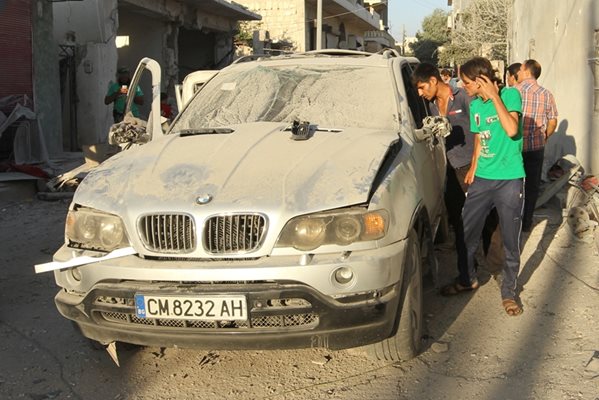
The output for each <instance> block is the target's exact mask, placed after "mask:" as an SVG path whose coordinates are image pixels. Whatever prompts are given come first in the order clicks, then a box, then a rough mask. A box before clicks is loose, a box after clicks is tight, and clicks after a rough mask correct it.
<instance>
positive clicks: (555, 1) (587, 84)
mask: <svg viewBox="0 0 599 400" xmlns="http://www.w3.org/2000/svg"><path fill="white" fill-rule="evenodd" d="M539 10H543V12H539ZM597 14H599V1H597V0H570V1H563V0H514V3H513V21H512V22H513V23H512V29H511V42H512V46H511V49H510V54H509V60H508V62H509V63H512V62H522V61H524V60H525V59H529V58H533V59H535V60H537V61H539V63H540V64H541V66H542V68H543V71H542V74H541V77H540V78H539V80H538V81H539V84H540V85H542V86H544V87H546V88H547V89H549V90H550V91H551V92H552V93H553V95H554V96H555V100H556V103H557V108H558V113H559V120H558V129H557V132H556V133H555V134H554V135H553V136H552V137H551V138H550V140H549V142H548V144H547V147H546V150H545V169H547V167H548V166H550V165H551V164H553V163H554V162H555V161H556V160H557V159H558V158H559V157H561V156H562V155H564V154H568V153H572V154H575V155H576V157H577V158H578V159H579V160H580V161H581V162H582V163H583V166H584V167H585V168H586V169H587V171H589V170H590V171H595V172H599V138H598V136H599V131H597V130H596V127H595V131H593V124H592V115H593V99H594V94H593V67H594V66H593V64H591V63H590V62H589V59H590V58H592V57H593V50H594V49H593V47H594V44H593V41H594V39H593V36H594V30H595V29H599V17H598V16H597Z"/></svg>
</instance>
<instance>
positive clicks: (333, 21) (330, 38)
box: [306, 5, 364, 50]
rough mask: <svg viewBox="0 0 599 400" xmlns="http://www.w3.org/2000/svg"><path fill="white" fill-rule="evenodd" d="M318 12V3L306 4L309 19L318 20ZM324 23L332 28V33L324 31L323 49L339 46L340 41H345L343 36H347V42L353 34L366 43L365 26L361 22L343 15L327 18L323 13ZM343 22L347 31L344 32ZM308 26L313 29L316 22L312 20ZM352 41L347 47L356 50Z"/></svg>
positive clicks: (358, 40)
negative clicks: (342, 28) (350, 19)
mask: <svg viewBox="0 0 599 400" xmlns="http://www.w3.org/2000/svg"><path fill="white" fill-rule="evenodd" d="M316 12H317V10H316V5H314V6H310V5H307V6H306V16H307V19H308V20H310V21H316ZM323 14H324V13H323ZM322 23H323V25H324V26H329V27H330V29H331V31H330V33H326V34H325V32H324V31H323V33H322V38H323V41H324V43H322V48H323V49H327V48H328V49H331V48H333V49H335V48H339V43H340V42H343V41H344V40H343V37H345V42H346V43H347V42H348V37H349V36H350V35H351V36H353V37H354V38H355V39H356V40H357V42H358V43H360V44H362V45H364V38H363V36H364V28H363V26H360V25H359V24H357V23H355V22H351V21H348V20H346V19H344V18H341V17H333V18H327V16H326V15H323V20H322ZM341 24H343V27H344V31H345V33H344V34H343V33H342V32H341ZM308 26H309V27H310V29H313V28H314V27H316V24H315V22H312V23H310V24H309V25H308ZM314 34H315V33H314ZM352 43H353V42H352ZM352 43H350V45H349V46H347V47H349V48H351V49H353V50H355V48H354V47H353V46H352V45H351V44H352ZM342 46H343V44H342ZM358 47H360V46H358ZM308 50H315V48H309V49H308Z"/></svg>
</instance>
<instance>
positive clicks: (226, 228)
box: [203, 214, 266, 254]
mask: <svg viewBox="0 0 599 400" xmlns="http://www.w3.org/2000/svg"><path fill="white" fill-rule="evenodd" d="M265 233H266V218H265V217H264V216H263V215H260V214H234V215H225V216H221V215H219V216H214V217H211V218H210V219H208V220H207V221H206V224H205V225H204V240H203V242H204V249H205V250H206V251H207V252H208V253H212V254H235V253H248V252H251V251H254V250H256V249H257V248H259V247H260V245H261V244H262V239H263V238H264V234H265Z"/></svg>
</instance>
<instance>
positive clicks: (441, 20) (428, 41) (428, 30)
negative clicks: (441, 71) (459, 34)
mask: <svg viewBox="0 0 599 400" xmlns="http://www.w3.org/2000/svg"><path fill="white" fill-rule="evenodd" d="M447 17H448V13H446V12H445V11H443V10H441V9H440V8H437V9H436V10H434V11H433V13H432V14H431V15H429V16H427V17H425V18H424V20H423V21H422V32H417V33H416V39H417V41H416V42H415V43H412V44H410V47H411V48H412V51H413V52H414V55H415V56H416V57H417V58H418V59H419V60H420V61H422V62H429V63H432V64H437V59H438V56H439V47H440V46H443V45H444V44H445V43H447V42H448V40H449V33H448V30H447Z"/></svg>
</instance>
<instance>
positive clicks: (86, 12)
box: [53, 0, 118, 146]
mask: <svg viewBox="0 0 599 400" xmlns="http://www.w3.org/2000/svg"><path fill="white" fill-rule="evenodd" d="M53 6H54V8H53V12H54V39H55V41H56V42H57V43H67V42H68V41H67V36H68V35H67V34H68V33H73V34H74V40H75V44H76V45H77V55H76V62H77V71H76V76H77V95H78V102H77V135H78V138H79V140H78V143H79V144H81V145H83V146H90V145H94V144H97V143H106V142H107V140H108V129H109V127H110V125H111V124H112V106H107V105H105V104H104V96H105V95H106V91H107V89H108V83H109V82H110V81H111V80H114V79H115V74H116V69H117V61H118V55H117V51H116V46H115V37H116V33H117V28H118V11H117V10H118V6H117V0H83V1H77V2H56V3H53Z"/></svg>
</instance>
